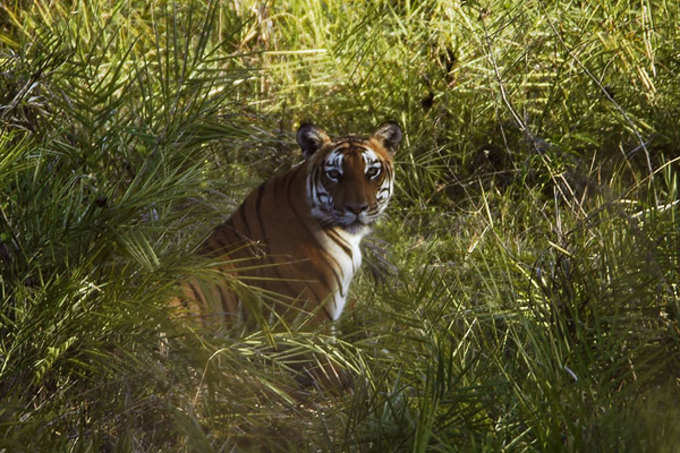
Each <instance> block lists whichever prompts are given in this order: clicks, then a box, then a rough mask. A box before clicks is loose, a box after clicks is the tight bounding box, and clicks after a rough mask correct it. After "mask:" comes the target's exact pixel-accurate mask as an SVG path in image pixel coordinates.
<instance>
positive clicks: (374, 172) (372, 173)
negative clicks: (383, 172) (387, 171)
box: [366, 167, 380, 179]
mask: <svg viewBox="0 0 680 453" xmlns="http://www.w3.org/2000/svg"><path fill="white" fill-rule="evenodd" d="M379 174H380V167H373V168H369V169H368V171H367V172H366V177H367V178H368V179H374V178H376V177H377V176H378V175H379Z"/></svg>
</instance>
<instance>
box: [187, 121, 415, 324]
mask: <svg viewBox="0 0 680 453" xmlns="http://www.w3.org/2000/svg"><path fill="white" fill-rule="evenodd" d="M401 138H402V132H401V129H400V128H399V126H398V125H397V124H395V123H387V124H384V125H382V126H381V127H379V128H378V129H377V130H376V131H375V132H374V133H373V134H371V135H369V136H355V135H350V136H344V137H340V138H336V139H331V138H330V137H329V135H328V134H326V132H324V131H323V130H321V129H319V128H317V127H316V126H313V125H311V124H303V125H301V126H300V128H299V129H298V132H297V142H298V144H299V146H300V148H301V149H302V154H303V157H304V161H303V162H301V163H300V164H298V165H296V166H294V167H293V168H291V169H290V170H289V171H287V172H285V173H283V174H280V175H277V176H274V177H272V178H271V179H269V180H268V181H266V182H264V183H263V184H261V185H260V186H259V187H258V188H256V189H255V190H253V191H252V192H251V193H250V194H249V195H248V196H247V197H246V198H245V199H244V201H243V203H241V205H240V206H239V207H238V208H237V209H236V210H235V211H234V213H233V214H232V215H231V216H230V217H229V219H228V220H227V221H226V222H225V223H223V224H222V225H220V226H218V227H217V228H216V229H215V230H214V231H213V233H212V234H211V235H210V236H209V237H208V238H207V240H206V241H205V243H204V244H203V247H202V248H201V254H204V255H209V256H213V257H219V258H224V262H225V263H227V264H225V265H224V269H223V271H224V272H225V273H226V274H229V275H234V276H236V277H237V278H238V279H241V280H242V281H244V282H246V283H247V284H248V285H249V286H251V287H253V288H256V289H257V290H259V292H260V294H261V295H262V298H263V299H266V300H267V301H268V303H270V304H271V305H270V306H268V310H271V312H272V313H275V314H276V316H284V317H290V316H296V315H298V314H300V313H302V314H311V315H312V316H313V317H314V318H315V319H317V320H319V321H323V320H329V319H330V320H336V319H337V318H338V317H339V316H340V315H341V313H342V311H343V309H344V307H345V302H346V300H347V295H348V291H349V286H350V283H351V281H352V278H353V277H354V275H355V273H356V271H357V270H358V268H359V266H360V265H361V260H362V258H361V251H360V248H359V245H360V242H361V239H362V238H363V237H364V236H365V235H366V234H368V233H369V232H370V229H371V226H372V225H373V224H374V223H375V222H376V221H377V219H378V218H379V217H380V216H381V214H382V213H383V212H384V210H385V209H386V208H387V205H388V202H389V200H390V198H391V196H392V192H393V189H394V153H395V152H396V150H397V147H398V145H399V143H400V141H401ZM196 286H198V285H196ZM200 286H201V287H200V288H194V289H193V290H191V291H185V294H189V295H190V296H191V298H193V299H195V300H196V301H198V302H200V303H199V304H197V305H201V306H203V307H210V308H209V309H211V310H217V311H220V312H221V315H222V316H223V317H226V318H230V317H234V316H236V312H238V311H241V310H242V309H243V307H242V306H241V305H242V304H241V302H242V301H241V300H240V299H242V298H239V296H238V295H235V294H234V290H233V287H232V286H233V285H231V286H230V285H228V284H227V282H226V281H224V282H219V281H217V282H209V283H205V282H204V283H202V284H201V285H200ZM192 294H193V295H192ZM209 298H211V299H213V300H212V301H208V299H209ZM199 308H201V307H199Z"/></svg>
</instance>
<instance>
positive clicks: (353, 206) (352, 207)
mask: <svg viewBox="0 0 680 453" xmlns="http://www.w3.org/2000/svg"><path fill="white" fill-rule="evenodd" d="M345 209H347V210H348V211H349V212H351V213H352V214H356V215H359V214H361V213H362V212H364V211H367V210H368V204H367V203H348V204H347V205H346V206H345Z"/></svg>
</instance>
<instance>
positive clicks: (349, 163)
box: [297, 122, 402, 233]
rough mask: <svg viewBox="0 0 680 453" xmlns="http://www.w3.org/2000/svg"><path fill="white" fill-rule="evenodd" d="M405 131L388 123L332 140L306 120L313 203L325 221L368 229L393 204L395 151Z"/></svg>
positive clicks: (303, 142)
mask: <svg viewBox="0 0 680 453" xmlns="http://www.w3.org/2000/svg"><path fill="white" fill-rule="evenodd" d="M401 138H402V132H401V129H400V128H399V126H398V125H397V124H396V123H392V122H390V123H386V124H384V125H382V126H380V127H379V128H378V130H377V131H375V132H374V133H373V135H371V136H370V137H355V136H349V137H342V138H338V139H335V140H331V139H330V137H329V136H328V135H327V134H326V133H325V132H324V131H322V130H321V129H319V128H317V127H316V126H314V125H311V124H303V125H301V126H300V129H299V130H298V132H297V142H298V144H299V145H300V148H302V154H303V156H304V158H305V160H307V162H308V165H307V169H308V171H307V184H306V187H307V203H308V204H309V207H310V212H311V215H312V217H314V218H316V219H318V220H319V222H320V223H321V224H322V225H323V226H325V227H332V226H339V227H341V228H343V229H345V230H347V231H348V232H350V233H361V232H367V231H368V227H369V226H370V225H371V224H372V223H373V222H375V221H376V220H377V218H378V217H379V216H380V214H381V213H382V212H383V211H384V210H385V208H386V207H387V203H388V202H389V200H390V197H391V196H392V190H393V188H394V167H393V157H394V153H395V152H396V149H397V147H398V145H399V142H401Z"/></svg>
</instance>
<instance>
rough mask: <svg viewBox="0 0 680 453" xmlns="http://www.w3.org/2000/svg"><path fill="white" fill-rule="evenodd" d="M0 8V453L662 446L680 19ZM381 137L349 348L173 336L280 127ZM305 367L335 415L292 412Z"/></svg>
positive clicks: (558, 11) (259, 333) (43, 5)
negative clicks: (388, 184)
mask: <svg viewBox="0 0 680 453" xmlns="http://www.w3.org/2000/svg"><path fill="white" fill-rule="evenodd" d="M2 11H3V14H2V15H0V17H2V18H1V19H0V42H1V43H2V44H1V45H2V47H1V48H0V124H1V125H2V135H1V137H0V153H1V154H0V225H1V227H0V265H1V271H0V297H1V300H2V309H1V310H0V340H1V341H0V439H2V440H0V448H5V449H7V450H9V451H15V450H19V451H20V450H36V449H38V450H50V451H54V450H85V451H91V450H97V451H99V450H111V449H119V450H123V451H127V450H142V451H147V450H148V451H156V450H168V451H177V450H191V451H193V450H198V451H213V450H215V451H223V450H232V449H234V448H235V449H237V450H258V449H259V450H275V451H288V450H294V451H299V450H314V451H319V450H323V451H402V450H411V451H458V450H464V451H468V450H472V451H501V450H512V451H583V450H594V451H597V450H602V451H610V450H614V451H619V450H625V451H673V449H674V448H675V445H677V444H678V442H679V441H680V430H678V428H677V426H678V423H677V421H678V417H679V416H680V413H679V412H678V409H677V408H678V407H680V406H679V405H678V402H679V400H680V389H679V388H678V385H679V382H680V380H679V379H680V375H679V374H678V370H680V363H679V362H680V351H679V345H680V326H679V324H678V316H680V293H679V292H678V283H677V281H678V269H679V268H680V256H679V252H678V250H680V243H679V235H678V231H680V228H679V225H678V215H677V212H678V211H677V206H678V179H677V171H678V162H677V157H676V156H677V155H678V154H680V153H679V152H678V145H677V144H678V143H680V136H679V135H678V134H679V133H680V132H679V130H678V127H677V118H678V113H679V112H678V103H677V101H676V100H677V98H678V96H679V95H680V88H679V87H680V79H679V77H680V76H678V74H680V71H679V70H678V69H679V68H678V63H677V61H678V59H677V56H678V52H679V51H680V49H678V42H680V40H679V39H678V38H679V36H678V32H679V30H678V28H677V26H676V24H677V23H678V20H680V7H679V6H678V5H677V4H676V3H673V2H647V1H642V2H625V1H618V2H614V1H610V2H604V3H599V4H597V5H594V4H591V3H588V2H571V3H565V2H554V3H553V4H546V3H545V2H515V1H510V2H507V1H505V2H499V1H494V0H491V1H489V2H482V3H479V2H477V3H474V2H473V3H470V2H452V1H439V0H431V1H427V2H408V1H403V2H396V3H395V2H383V1H371V2H365V3H363V4H361V5H357V4H353V3H347V2H339V1H326V2H305V1H292V2H288V3H280V4H279V3H267V2H265V3H262V2H253V1H241V2H234V3H217V2H208V3H205V2H198V1H191V2H185V3H176V4H173V3H170V2H158V3H152V4H148V3H147V2H130V1H126V2H122V1H96V2H50V3H48V2H36V3H30V2H29V3H26V2H5V3H4V4H3V5H2ZM386 118H392V119H396V120H398V121H399V122H401V123H402V125H403V126H404V129H405V131H406V137H405V143H404V144H403V146H402V148H401V149H400V151H399V154H398V155H397V160H398V174H397V193H396V195H395V197H394V202H393V205H392V206H391V208H390V210H389V213H388V216H387V218H385V219H384V220H383V221H382V222H381V223H380V224H379V226H378V227H377V228H376V232H375V233H374V237H376V239H374V240H373V241H371V242H369V245H368V246H367V247H366V259H365V261H366V262H365V266H364V272H363V273H362V274H361V275H360V276H359V278H358V280H357V281H356V282H355V284H354V286H353V289H352V291H353V298H354V299H355V301H356V303H355V305H354V307H353V309H350V310H348V311H347V313H346V314H345V315H343V317H342V319H341V320H340V322H339V325H338V327H339V332H340V333H339V335H338V338H336V339H333V338H331V337H329V336H328V335H326V334H325V333H324V332H323V331H316V332H309V331H304V330H301V331H298V330H296V329H292V330H290V331H287V332H278V331H276V330H269V329H263V330H255V331H252V330H251V331H242V330H240V329H234V330H233V331H230V332H228V333H227V334H226V335H224V336H220V337H215V336H210V335H208V334H207V333H206V332H200V331H192V330H191V328H190V327H188V326H182V325H177V323H175V322H173V321H172V320H171V319H170V317H169V315H168V308H167V300H168V298H169V296H170V295H171V294H172V291H173V284H174V283H175V282H177V281H178V280H180V279H182V278H184V277H185V276H187V275H190V274H193V273H196V272H203V271H206V268H205V266H206V263H202V262H199V261H197V260H196V259H195V258H193V253H194V251H195V248H196V247H197V245H198V244H199V243H200V241H201V238H203V237H205V235H206V234H207V233H208V232H209V231H210V229H211V228H212V227H213V226H214V225H215V224H216V223H218V222H219V221H220V220H221V219H224V218H225V217H226V216H228V215H229V213H230V212H231V210H232V209H233V208H234V206H236V205H237V203H239V202H240V199H241V197H243V195H244V194H245V193H246V192H247V191H248V190H249V188H251V187H253V186H255V185H256V184H257V183H258V182H259V181H260V180H262V179H264V178H267V177H269V176H270V175H271V174H273V173H274V172H276V171H280V170H281V169H284V168H287V167H288V166H289V165H290V164H291V163H293V162H295V161H297V160H298V159H299V155H298V154H297V151H296V150H295V146H294V140H293V137H292V133H293V131H294V130H295V126H296V125H297V124H298V123H299V122H302V121H309V120H314V121H315V122H316V123H318V124H319V125H320V126H322V127H324V128H326V129H327V130H328V131H329V132H330V133H332V134H338V135H340V134H344V133H349V132H352V133H356V132H367V131H370V130H372V129H373V127H374V126H375V124H376V123H379V122H381V121H383V120H384V119H386ZM162 339H163V340H162ZM310 353H313V354H314V357H316V359H317V360H318V361H319V363H320V364H324V363H325V362H328V361H331V362H332V363H333V364H334V366H335V368H336V369H342V370H344V373H345V374H346V375H351V376H352V380H353V385H352V390H351V391H344V392H337V390H334V389H333V388H332V387H330V388H329V387H327V386H325V385H324V384H323V380H322V381H320V382H317V386H316V387H314V386H311V387H310V386H305V385H303V384H302V382H303V381H304V382H307V380H306V379H305V378H304V377H303V376H301V372H300V369H301V367H300V365H299V362H300V360H302V358H304V357H307V358H308V357H309V356H310Z"/></svg>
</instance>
